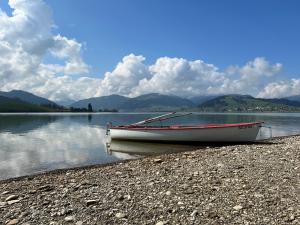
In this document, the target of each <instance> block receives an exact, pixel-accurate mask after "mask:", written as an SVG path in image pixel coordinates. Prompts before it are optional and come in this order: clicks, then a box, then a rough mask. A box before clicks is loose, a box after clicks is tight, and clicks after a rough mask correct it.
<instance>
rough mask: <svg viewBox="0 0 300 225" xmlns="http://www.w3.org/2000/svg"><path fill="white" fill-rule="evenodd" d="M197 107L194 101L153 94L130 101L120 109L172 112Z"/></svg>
mask: <svg viewBox="0 0 300 225" xmlns="http://www.w3.org/2000/svg"><path fill="white" fill-rule="evenodd" d="M195 106H196V105H195V104H194V103H193V102H192V101H190V100H188V99H185V98H181V97H178V96H174V95H162V94H157V93H152V94H145V95H141V96H138V97H135V98H131V99H128V100H127V101H126V102H125V103H123V104H122V105H121V107H120V108H121V109H122V110H124V111H172V110H182V109H187V108H192V107H195Z"/></svg>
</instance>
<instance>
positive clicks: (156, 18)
mask: <svg viewBox="0 0 300 225" xmlns="http://www.w3.org/2000/svg"><path fill="white" fill-rule="evenodd" d="M47 3H48V4H49V5H50V6H51V7H52V9H53V12H54V19H55V23H56V24H57V26H58V32H59V33H63V34H64V35H66V36H70V37H74V38H76V39H77V40H79V41H81V42H85V43H87V50H86V52H85V53H84V58H85V59H86V61H87V62H88V63H89V64H91V65H92V66H93V67H94V68H95V70H96V71H98V72H100V73H103V72H105V71H108V70H112V69H113V67H114V66H115V65H116V63H117V62H118V61H119V60H120V58H122V57H123V56H125V55H127V54H129V53H134V54H142V55H144V56H145V57H146V58H147V60H148V61H149V62H150V63H153V62H154V61H155V60H156V58H158V57H161V56H169V57H183V58H186V59H190V60H195V59H203V60H205V61H207V62H209V63H213V64H215V65H217V66H218V67H220V68H225V67H227V66H228V65H232V64H238V65H242V64H244V63H246V62H247V61H249V60H250V59H253V58H254V57H257V56H263V57H266V58H267V59H269V60H270V61H272V62H281V63H283V64H284V70H285V71H286V74H287V75H289V74H290V75H295V74H300V73H299V71H300V64H299V62H298V59H299V58H300V44H299V40H300V27H299V22H300V13H299V9H300V2H299V1H292V0H289V1H281V0H279V1H278V0H264V1H262V0H259V1H239V0H227V1H220V0H217V1H216V0H209V1H198V0H194V1H192V0H190V1H183V0H180V1H179V0H164V1H161V0H151V1H146V0H122V1H120V0H100V1H95V0H84V1H78V0H77V1H73V0H63V1H62V0H47Z"/></svg>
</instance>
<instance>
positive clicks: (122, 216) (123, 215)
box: [115, 212, 126, 219]
mask: <svg viewBox="0 0 300 225" xmlns="http://www.w3.org/2000/svg"><path fill="white" fill-rule="evenodd" d="M115 216H116V217H117V218H119V219H122V218H125V217H126V214H124V213H120V212H119V213H116V215H115Z"/></svg>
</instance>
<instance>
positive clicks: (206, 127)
mask: <svg viewBox="0 0 300 225" xmlns="http://www.w3.org/2000/svg"><path fill="white" fill-rule="evenodd" d="M262 123H264V122H250V123H229V124H207V125H196V126H182V125H171V126H162V127H161V126H153V127H150V126H112V127H110V129H115V130H136V131H140V130H164V131H165V130H172V131H174V130H196V129H216V128H230V127H247V126H254V125H259V124H262Z"/></svg>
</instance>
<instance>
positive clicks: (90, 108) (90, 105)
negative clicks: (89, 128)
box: [88, 103, 93, 112]
mask: <svg viewBox="0 0 300 225" xmlns="http://www.w3.org/2000/svg"><path fill="white" fill-rule="evenodd" d="M88 111H89V112H93V107H92V104H91V103H89V104H88Z"/></svg>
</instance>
